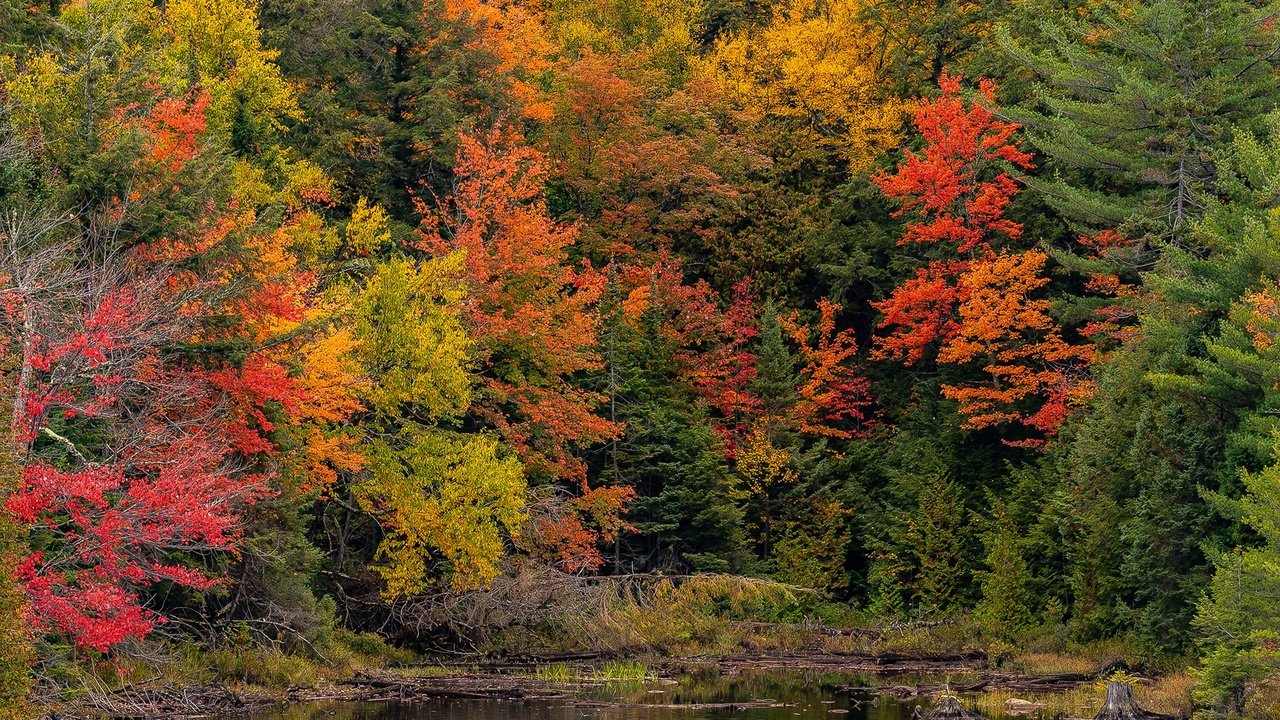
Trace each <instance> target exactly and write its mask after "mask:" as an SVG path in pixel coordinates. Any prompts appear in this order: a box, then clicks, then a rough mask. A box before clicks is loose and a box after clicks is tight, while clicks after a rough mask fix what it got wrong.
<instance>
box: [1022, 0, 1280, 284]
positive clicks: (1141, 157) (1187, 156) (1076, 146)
mask: <svg viewBox="0 0 1280 720" xmlns="http://www.w3.org/2000/svg"><path fill="white" fill-rule="evenodd" d="M1277 10H1278V7H1277V5H1276V4H1275V3H1271V2H1263V3H1250V2H1244V1H1240V0H1234V1H1232V2H1223V3H1214V4H1213V5H1211V6H1205V5H1202V4H1199V3H1194V2H1188V1H1187V0H1160V1H1159V2H1151V3H1142V4H1140V5H1130V4H1126V3H1104V4H1101V5H1099V6H1097V7H1096V8H1093V9H1091V10H1090V11H1088V12H1085V13H1082V14H1081V15H1080V16H1078V17H1070V18H1067V19H1063V20H1060V21H1058V20H1047V21H1045V22H1044V23H1043V25H1042V27H1041V28H1040V30H1041V32H1042V33H1043V36H1044V38H1045V39H1046V40H1047V42H1046V43H1045V45H1044V46H1042V47H1040V46H1028V45H1024V44H1023V43H1021V42H1020V41H1018V40H1016V39H1014V38H1012V37H1010V35H1009V34H1008V33H1007V32H1005V33H1004V34H1003V35H1001V42H1002V43H1003V44H1004V45H1005V47H1006V48H1007V49H1008V50H1009V52H1011V53H1012V54H1013V55H1014V56H1015V57H1016V58H1017V59H1019V60H1020V61H1021V62H1022V63H1023V64H1024V65H1025V66H1026V67H1028V68H1030V69H1031V70H1032V71H1034V72H1035V73H1036V74H1037V76H1038V77H1039V78H1040V80H1041V85H1040V86H1039V87H1040V90H1039V92H1038V93H1037V96H1036V99H1035V102H1034V104H1032V105H1030V106H1029V107H1028V108H1027V109H1026V110H1025V111H1024V112H1019V113H1016V114H1017V115H1018V117H1019V118H1021V119H1022V120H1023V121H1024V122H1025V123H1026V124H1027V126H1028V128H1029V130H1030V132H1029V137H1030V139H1031V141H1032V142H1033V143H1035V144H1036V145H1037V146H1039V147H1040V148H1041V149H1042V150H1043V151H1044V153H1045V154H1046V155H1047V156H1048V157H1049V158H1050V159H1051V165H1052V167H1053V168H1054V169H1056V170H1057V171H1058V173H1057V174H1056V175H1055V176H1054V177H1053V178H1048V177H1045V178H1042V179H1040V180H1037V181H1036V183H1035V184H1036V187H1037V188H1038V189H1039V190H1041V191H1042V192H1043V193H1045V195H1046V196H1047V198H1048V199H1049V200H1050V202H1051V203H1052V204H1053V206H1054V208H1055V209H1056V210H1057V211H1058V212H1060V213H1061V214H1062V215H1063V216H1064V217H1066V218H1067V219H1069V221H1070V222H1071V223H1072V224H1073V226H1074V227H1075V229H1077V230H1078V231H1079V232H1081V233H1082V234H1086V235H1088V234H1092V233H1093V232H1096V231H1097V230H1099V229H1101V230H1112V229H1119V230H1120V231H1121V233H1122V234H1123V235H1124V236H1126V237H1128V238H1131V239H1136V240H1139V241H1141V242H1142V243H1144V244H1145V245H1147V246H1148V247H1149V249H1151V250H1158V249H1159V248H1160V247H1161V246H1163V245H1164V244H1165V243H1171V244H1173V245H1185V243H1186V242H1187V241H1188V239H1189V232H1190V230H1191V227H1192V225H1193V223H1194V221H1195V220H1196V219H1197V218H1199V217H1200V216H1201V215H1202V214H1203V212H1204V210H1205V209H1206V208H1207V207H1208V206H1209V205H1210V204H1211V203H1212V201H1211V200H1210V198H1211V197H1212V196H1213V195H1214V194H1215V193H1216V192H1217V189H1218V187H1217V186H1218V177H1217V170H1216V163H1215V160H1214V156H1215V154H1216V153H1217V152H1218V151H1219V150H1220V149H1221V148H1223V147H1224V145H1225V144H1226V143H1227V142H1229V140H1230V137H1231V134H1232V128H1233V126H1241V127H1248V126H1249V125H1250V124H1252V123H1253V122H1254V121H1255V119H1256V118H1258V117H1261V115H1262V114H1263V113H1264V112H1265V110H1266V109H1268V108H1270V107H1271V106H1272V105H1274V102H1275V98H1276V91H1275V87H1274V83H1273V82H1272V81H1271V76H1272V74H1273V73H1274V71H1275V68H1276V63H1277V58H1276V53H1275V47H1274V45H1275V42H1274V37H1273V31H1272V24H1273V23H1274V21H1275V19H1276V13H1277ZM1139 262H1140V263H1142V264H1146V263H1147V262H1149V259H1143V258H1140V259H1139Z"/></svg>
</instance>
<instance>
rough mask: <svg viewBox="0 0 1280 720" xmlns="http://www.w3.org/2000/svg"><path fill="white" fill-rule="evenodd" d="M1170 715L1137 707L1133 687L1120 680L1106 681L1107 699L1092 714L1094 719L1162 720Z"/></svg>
mask: <svg viewBox="0 0 1280 720" xmlns="http://www.w3.org/2000/svg"><path fill="white" fill-rule="evenodd" d="M1169 717H1171V716H1169V715H1161V714H1160V713H1153V712H1149V711H1147V710H1143V709H1142V708H1140V707H1138V701H1137V700H1134V699H1133V688H1132V687H1130V686H1129V685H1128V684H1126V683H1122V682H1109V683H1107V701H1106V702H1105V703H1103V705H1102V709H1101V710H1099V711H1098V714H1097V715H1095V716H1094V720H1162V719H1167V718H1169Z"/></svg>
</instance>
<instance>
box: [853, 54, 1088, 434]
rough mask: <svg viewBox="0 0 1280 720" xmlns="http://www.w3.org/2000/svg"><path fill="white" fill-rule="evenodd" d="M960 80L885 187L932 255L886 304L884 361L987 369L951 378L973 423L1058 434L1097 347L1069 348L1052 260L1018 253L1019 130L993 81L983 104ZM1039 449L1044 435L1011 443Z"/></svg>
mask: <svg viewBox="0 0 1280 720" xmlns="http://www.w3.org/2000/svg"><path fill="white" fill-rule="evenodd" d="M960 81H961V78H959V77H957V76H953V75H950V74H947V73H945V72H944V73H943V75H942V77H941V79H940V80H939V87H940V89H941V91H942V92H941V95H940V96H939V97H937V98H934V99H927V100H922V101H921V102H920V104H919V106H918V107H917V109H916V112H915V118H914V122H915V126H916V129H917V131H918V132H919V133H920V135H921V136H922V138H923V139H924V148H923V150H922V151H921V152H919V153H914V152H910V151H908V152H907V154H906V159H905V160H903V162H901V163H900V164H899V165H898V167H897V168H896V170H895V171H894V172H892V173H888V172H883V173H881V174H879V175H878V176H876V178H875V182H876V184H877V185H879V186H880V188H881V190H882V191H883V192H884V193H885V195H887V196H889V197H891V198H894V199H896V200H898V201H899V202H900V203H901V208H900V209H899V210H898V212H897V214H898V215H899V216H901V215H907V214H909V215H911V216H912V217H914V218H915V219H914V220H912V221H911V222H909V223H907V225H906V228H905V231H904V233H903V236H902V238H901V240H900V241H899V244H900V245H905V244H915V245H919V246H923V247H925V248H928V249H929V251H930V254H931V255H932V259H930V260H929V261H928V262H927V263H926V265H925V266H924V267H922V268H920V269H919V270H917V271H916V275H915V276H914V277H913V278H911V279H909V280H908V281H907V282H905V283H903V284H902V285H901V286H899V287H898V288H895V289H894V291H893V292H892V293H891V294H890V295H889V297H888V298H887V299H885V300H884V301H882V302H879V303H876V308H877V309H878V310H880V312H881V313H882V318H881V320H880V323H879V326H880V328H881V329H885V330H888V333H887V334H886V335H883V336H881V337H880V338H879V339H878V348H877V350H876V354H877V355H878V356H879V357H882V358H885V357H889V358H899V359H902V360H904V361H905V362H906V363H907V364H908V365H911V364H915V363H918V362H921V361H923V360H924V359H925V358H926V356H927V355H929V354H930V353H931V352H932V353H934V355H933V357H934V360H935V361H936V362H938V363H939V364H950V365H956V366H966V365H970V364H978V365H980V367H981V370H982V372H983V373H984V374H985V375H986V379H985V380H981V381H977V382H973V383H966V384H963V385H945V386H943V393H944V395H946V396H947V397H949V398H952V399H954V400H956V401H957V402H958V403H959V409H960V413H961V414H962V415H964V416H965V418H966V420H965V426H966V427H969V428H972V429H977V428H984V427H992V426H999V425H1007V424H1019V425H1022V426H1025V427H1027V428H1029V429H1031V430H1034V431H1036V432H1037V433H1039V434H1040V436H1048V435H1052V434H1053V433H1054V432H1055V431H1056V430H1057V428H1058V426H1059V425H1060V424H1061V423H1062V421H1063V420H1064V419H1065V418H1066V415H1067V414H1068V412H1069V410H1070V408H1071V407H1074V406H1077V405H1079V404H1080V403H1081V402H1083V401H1084V399H1086V398H1087V397H1088V396H1089V395H1090V394H1091V392H1092V387H1093V386H1092V383H1091V382H1090V381H1089V379H1088V377H1087V374H1086V372H1085V368H1086V367H1087V366H1088V364H1089V362H1090V360H1091V355H1092V351H1091V350H1090V349H1088V348H1087V347H1084V346H1074V345H1071V344H1069V343H1068V342H1067V341H1066V340H1065V339H1064V338H1063V335H1062V331H1061V329H1060V328H1059V327H1058V326H1057V324H1056V322H1055V321H1054V320H1053V318H1052V317H1051V316H1050V315H1049V306H1050V303H1049V302H1048V301H1047V300H1045V299H1043V298H1040V297H1036V293H1037V292H1039V291H1041V290H1042V289H1043V288H1044V286H1045V285H1047V284H1048V282H1049V281H1048V279H1047V278H1046V277H1044V274H1043V273H1044V270H1045V265H1046V263H1047V260H1048V256H1047V255H1045V254H1044V253H1043V252H1041V251H1039V250H1023V251H1018V250H1017V249H1016V246H1017V244H1018V241H1019V240H1021V238H1022V226H1021V224H1019V223H1017V222H1015V221H1013V220H1010V219H1009V218H1007V217H1005V212H1006V211H1007V209H1008V207H1009V205H1010V203H1011V202H1012V200H1013V198H1014V197H1015V196H1016V195H1017V193H1018V184H1017V182H1016V181H1015V180H1014V179H1013V178H1012V176H1011V175H1010V174H1009V173H1010V168H1011V166H1012V167H1021V168H1024V169H1025V168H1031V167H1032V162H1031V156H1030V155H1028V154H1027V153H1025V152H1023V151H1021V150H1019V149H1018V148H1017V146H1016V144H1015V141H1014V137H1015V135H1016V133H1017V131H1018V125H1016V124H1014V123H1010V122H1006V121H1003V120H999V119H997V116H996V114H995V112H994V111H993V110H992V109H991V107H994V104H995V86H994V84H992V83H991V82H990V81H987V80H983V81H982V82H981V83H980V84H979V95H980V96H981V97H982V98H983V100H985V102H984V103H970V102H968V101H966V100H965V99H964V98H963V97H962V96H961V93H960ZM1007 442H1010V443H1012V444H1019V445H1037V444H1040V443H1041V442H1042V437H1033V438H1029V439H1021V440H1009V441H1007Z"/></svg>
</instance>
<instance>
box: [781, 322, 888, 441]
mask: <svg viewBox="0 0 1280 720" xmlns="http://www.w3.org/2000/svg"><path fill="white" fill-rule="evenodd" d="M837 310H839V306H837V305H835V304H833V303H832V302H831V301H830V300H827V299H826V298H823V299H822V300H819V301H818V311H819V313H820V317H819V320H818V326H817V327H816V328H812V329H811V328H807V327H804V326H802V325H799V324H797V323H796V322H795V321H794V320H790V321H786V322H785V324H786V325H787V326H788V327H787V329H788V331H789V332H790V334H791V336H792V338H793V339H794V340H795V342H796V346H797V348H798V350H799V356H800V360H801V361H802V362H803V363H804V367H803V368H802V369H801V371H800V386H799V387H798V388H796V391H797V393H798V394H799V396H800V400H799V402H798V403H797V404H796V406H795V407H794V408H792V409H791V411H790V414H791V415H792V417H793V418H794V419H795V421H796V425H797V427H798V428H799V429H800V431H801V432H804V433H809V434H812V435H823V436H827V437H835V438H849V437H852V436H853V435H854V431H852V430H849V429H846V428H844V427H841V425H842V424H844V423H854V424H855V425H860V424H862V423H864V422H866V421H867V419H868V418H867V409H868V408H869V407H870V405H871V383H870V382H868V381H867V379H866V378H864V377H862V376H860V375H858V374H857V373H856V372H855V371H854V368H853V366H852V364H851V363H852V361H853V360H854V359H855V358H856V357H857V354H858V345H857V343H856V342H855V341H854V339H853V332H852V331H850V330H847V329H846V330H841V331H839V332H836V321H835V314H836V311H837Z"/></svg>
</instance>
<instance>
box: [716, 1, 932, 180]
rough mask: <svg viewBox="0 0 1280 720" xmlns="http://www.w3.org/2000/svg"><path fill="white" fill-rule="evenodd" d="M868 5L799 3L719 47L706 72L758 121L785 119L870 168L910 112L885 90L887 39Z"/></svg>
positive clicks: (786, 6)
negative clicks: (865, 14) (869, 16)
mask: <svg viewBox="0 0 1280 720" xmlns="http://www.w3.org/2000/svg"><path fill="white" fill-rule="evenodd" d="M862 8H863V6H862V2H861V0H830V1H829V2H823V1H821V0H792V1H791V2H790V3H788V4H784V5H782V6H781V7H779V8H778V9H777V10H776V11H775V13H774V17H773V20H772V22H771V23H770V24H769V25H768V26H767V27H765V28H763V29H760V30H758V31H754V32H748V33H744V34H739V35H737V36H734V37H731V38H729V39H727V40H725V41H722V42H720V43H719V44H718V45H717V46H716V48H715V50H714V52H712V53H711V54H710V55H709V56H708V58H707V60H706V61H705V62H704V63H703V68H702V71H703V73H704V74H706V75H707V76H709V77H711V78H713V79H714V81H715V82H716V83H717V84H718V85H719V86H720V87H721V88H722V89H723V90H724V91H725V92H727V93H728V94H729V95H730V96H732V97H735V98H737V100H738V103H739V104H740V105H741V106H742V107H743V108H744V110H745V111H746V112H747V113H748V114H754V115H756V116H758V117H756V118H754V119H755V120H756V121H770V120H771V121H778V122H782V123H784V124H785V125H786V126H787V127H788V128H789V129H791V130H792V131H793V132H796V133H800V134H802V135H805V136H808V137H810V138H811V139H812V141H813V142H815V143H817V144H819V145H822V146H827V147H829V148H831V149H833V150H835V151H837V152H840V153H841V154H843V155H844V157H845V158H846V159H847V160H848V162H849V163H850V165H851V167H852V168H853V169H855V170H861V169H863V168H865V167H867V166H868V165H869V164H870V163H871V162H872V161H873V160H874V159H875V157H876V156H877V155H878V154H879V153H880V152H881V151H883V150H884V149H886V148H890V147H893V146H895V145H896V144H897V142H898V132H899V129H900V126H901V124H902V119H903V117H904V114H905V112H906V110H907V106H906V104H905V103H904V102H903V101H900V100H897V99H894V98H891V97H890V96H889V95H888V94H887V93H882V92H880V85H881V84H882V82H883V77H882V75H881V72H882V67H881V63H882V57H881V50H882V40H881V38H880V36H879V33H878V32H877V31H876V29H875V28H874V27H873V26H872V25H870V24H869V23H866V22H864V21H862V20H861V19H860V13H861V11H862Z"/></svg>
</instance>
